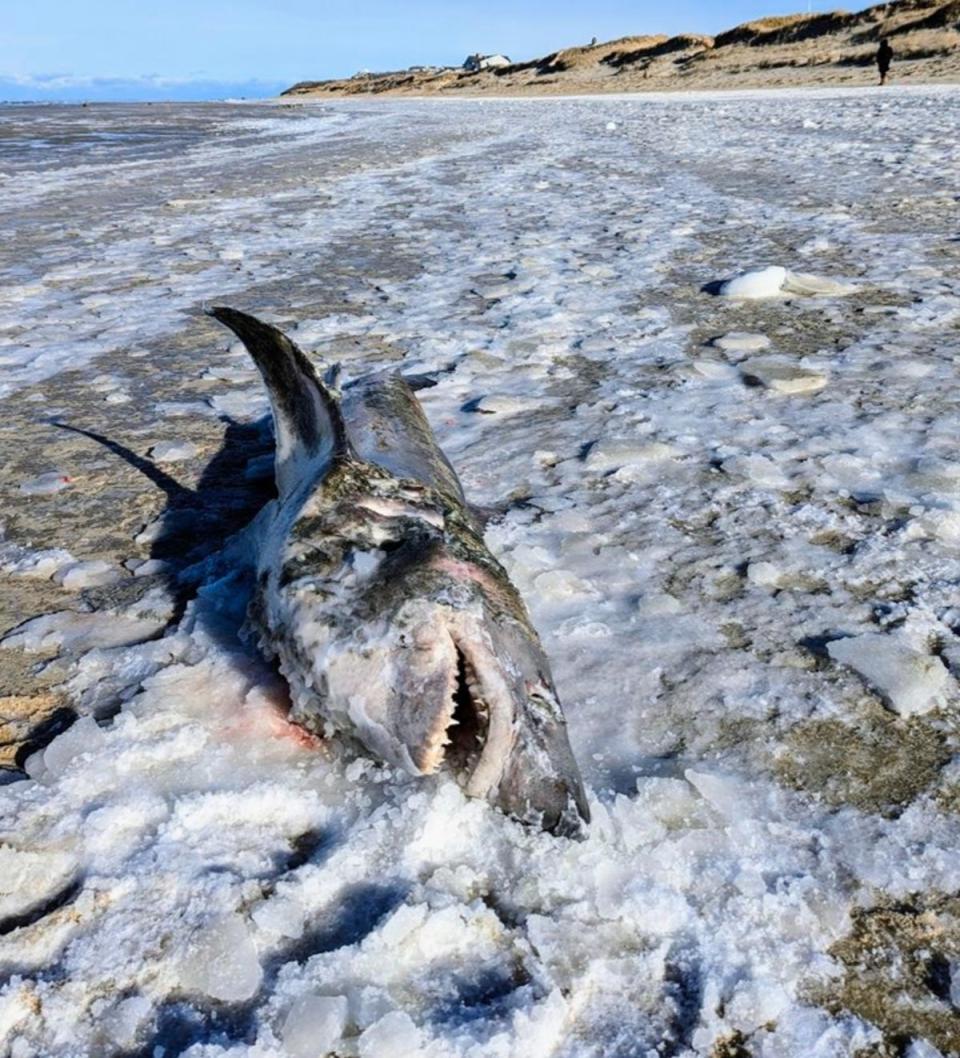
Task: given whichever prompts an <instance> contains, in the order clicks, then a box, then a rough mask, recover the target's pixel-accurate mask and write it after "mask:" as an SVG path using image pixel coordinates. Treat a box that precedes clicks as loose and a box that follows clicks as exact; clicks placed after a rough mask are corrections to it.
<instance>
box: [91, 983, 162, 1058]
mask: <svg viewBox="0 0 960 1058" xmlns="http://www.w3.org/2000/svg"><path fill="white" fill-rule="evenodd" d="M152 1009H153V1004H152V1003H151V1002H150V1000H149V999H147V998H146V997H145V996H130V998H129V999H123V1000H121V1001H120V1002H119V1003H118V1004H117V1005H116V1006H115V1007H114V1008H113V1009H112V1010H110V1011H109V1012H108V1013H107V1014H105V1015H104V1017H103V1018H102V1019H101V1022H100V1024H101V1026H102V1028H103V1030H104V1031H105V1032H106V1034H107V1035H108V1036H109V1037H110V1039H111V1041H112V1042H113V1043H114V1044H116V1045H117V1047H119V1048H121V1049H122V1050H125V1051H127V1050H130V1049H131V1048H132V1047H133V1046H134V1044H135V1043H136V1042H137V1033H138V1032H139V1031H140V1026H141V1025H142V1024H143V1023H144V1022H145V1021H146V1019H147V1017H148V1016H149V1014H150V1011H151V1010H152Z"/></svg>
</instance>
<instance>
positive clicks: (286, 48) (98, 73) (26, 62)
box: [0, 0, 806, 100]
mask: <svg viewBox="0 0 960 1058" xmlns="http://www.w3.org/2000/svg"><path fill="white" fill-rule="evenodd" d="M805 6H806V2H805V0H785V2H784V0H732V2H729V3H722V2H720V0H674V2H672V3H670V4H663V3H655V2H653V0H650V2H633V3H631V2H628V0H578V2H573V0H569V2H567V0H552V2H551V0H530V2H526V3H525V2H523V0H513V2H510V0H477V2H466V3H441V2H439V0H269V2H268V0H230V2H227V0H3V3H2V9H3V10H2V17H0V99H8V100H9V99H90V100H94V99H171V98H176V99H203V98H207V99H209V98H223V97H225V96H238V95H245V96H248V97H251V96H269V95H273V94H275V93H276V92H277V91H279V90H280V89H281V88H283V87H286V86H288V85H290V84H292V83H294V82H295V81H300V80H306V79H321V78H325V77H343V76H347V75H349V74H351V73H354V72H356V71H357V70H360V69H371V70H383V69H397V68H400V67H404V66H408V65H411V64H414V63H424V64H434V63H435V64H438V65H448V64H449V65H452V64H456V63H460V62H461V61H462V60H463V59H464V57H465V56H466V55H467V54H469V53H470V52H473V51H481V52H495V51H501V52H506V53H507V54H508V55H510V56H511V58H514V59H525V58H532V57H534V56H537V55H542V54H545V53H547V52H549V51H552V50H554V49H555V48H558V47H564V46H566V45H570V44H576V43H582V42H585V41H588V40H589V39H590V38H591V37H593V36H596V37H598V38H599V39H600V40H609V39H613V38H615V37H622V36H626V35H628V34H632V33H679V32H683V31H698V32H704V33H714V32H718V31H720V30H722V29H728V28H730V27H731V26H734V25H736V24H737V23H739V22H744V21H746V20H747V19H750V18H756V17H758V16H760V15H763V14H782V13H785V12H787V11H793V10H803V9H804V7H805Z"/></svg>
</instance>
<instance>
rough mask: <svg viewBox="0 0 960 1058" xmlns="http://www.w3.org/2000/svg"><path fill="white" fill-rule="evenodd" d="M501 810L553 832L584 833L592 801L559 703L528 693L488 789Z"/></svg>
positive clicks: (560, 833) (561, 835) (564, 834)
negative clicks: (506, 752)
mask: <svg viewBox="0 0 960 1058" xmlns="http://www.w3.org/2000/svg"><path fill="white" fill-rule="evenodd" d="M491 799H492V801H493V803H494V804H495V805H496V806H497V807H498V808H499V809H501V811H503V812H506V813H508V814H509V815H512V816H515V817H516V818H517V819H519V820H521V822H524V823H530V824H533V825H535V826H539V827H541V828H542V829H543V830H547V831H549V832H550V833H551V834H557V835H558V836H560V837H568V838H582V837H584V824H586V823H589V822H590V807H589V805H588V804H587V795H586V791H585V790H584V787H583V780H582V779H581V777H580V769H579V768H578V767H577V762H576V760H575V759H574V756H573V751H572V750H571V748H570V741H569V739H568V738H567V725H566V723H565V722H564V720H563V718H562V716H561V715H560V714H559V707H557V706H554V705H553V703H548V702H547V701H546V700H545V699H544V698H542V697H540V696H539V695H531V696H530V697H529V698H528V701H527V708H526V710H525V713H524V715H523V716H522V717H521V718H520V719H519V723H518V725H517V735H516V739H515V741H514V744H513V749H512V750H511V752H510V758H509V760H508V761H507V764H506V767H505V768H504V772H503V777H502V779H501V780H500V783H499V785H498V786H497V788H496V791H495V792H494V793H493V795H492V798H491Z"/></svg>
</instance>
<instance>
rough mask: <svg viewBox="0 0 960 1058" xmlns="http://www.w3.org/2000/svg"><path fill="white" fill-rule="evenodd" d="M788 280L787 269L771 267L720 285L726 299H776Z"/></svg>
mask: <svg viewBox="0 0 960 1058" xmlns="http://www.w3.org/2000/svg"><path fill="white" fill-rule="evenodd" d="M786 278H787V270H786V268H783V267H781V266H780V265H771V266H770V267H769V268H759V269H757V270H756V271H753V272H741V273H740V275H738V276H734V278H733V279H728V280H727V281H726V282H725V283H722V284H721V285H720V293H721V295H722V296H723V297H725V298H774V297H778V296H779V295H780V292H781V291H782V289H783V284H784V282H785V281H786Z"/></svg>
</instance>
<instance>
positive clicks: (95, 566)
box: [53, 558, 118, 591]
mask: <svg viewBox="0 0 960 1058" xmlns="http://www.w3.org/2000/svg"><path fill="white" fill-rule="evenodd" d="M117 576H118V572H117V569H116V567H114V566H112V565H111V564H110V563H109V562H104V561H103V560H102V559H99V558H94V559H90V560H89V561H87V562H73V563H71V564H70V565H69V566H63V567H61V568H60V569H58V570H57V572H56V573H55V574H54V577H53V579H54V582H55V583H57V584H59V585H60V587H61V588H65V589H66V590H67V591H80V590H82V589H83V588H95V587H97V586H99V585H101V584H109V583H110V582H111V581H114V580H116V579H117Z"/></svg>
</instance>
